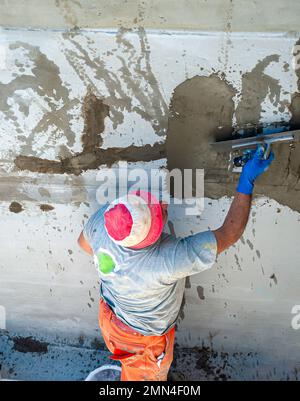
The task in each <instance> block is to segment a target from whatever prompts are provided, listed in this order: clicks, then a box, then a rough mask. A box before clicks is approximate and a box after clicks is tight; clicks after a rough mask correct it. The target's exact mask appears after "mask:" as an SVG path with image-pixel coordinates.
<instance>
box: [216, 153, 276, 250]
mask: <svg viewBox="0 0 300 401" xmlns="http://www.w3.org/2000/svg"><path fill="white" fill-rule="evenodd" d="M263 155H264V148H263V147H258V149H257V151H256V153H255V154H254V157H253V159H251V160H249V161H248V162H247V163H246V165H245V166H244V168H243V171H242V173H241V176H240V180H239V183H238V186H237V192H236V195H235V197H234V199H233V202H232V204H231V206H230V209H229V211H228V213H227V216H226V218H225V221H224V223H223V225H222V226H221V227H220V228H219V229H217V230H215V231H214V234H215V236H216V239H217V248H218V250H217V252H218V254H219V253H221V252H223V251H224V250H225V249H227V248H229V247H230V246H231V245H233V244H234V243H235V242H237V241H238V240H239V239H240V237H241V236H242V234H243V232H244V230H245V227H246V225H247V222H248V218H249V212H250V207H251V200H252V192H253V187H254V181H255V180H256V178H257V177H258V176H259V175H260V174H262V173H263V172H264V171H266V170H267V169H268V167H269V166H270V164H271V163H272V161H273V159H274V154H273V153H272V152H271V154H270V156H269V157H268V159H267V160H265V159H264V158H263Z"/></svg>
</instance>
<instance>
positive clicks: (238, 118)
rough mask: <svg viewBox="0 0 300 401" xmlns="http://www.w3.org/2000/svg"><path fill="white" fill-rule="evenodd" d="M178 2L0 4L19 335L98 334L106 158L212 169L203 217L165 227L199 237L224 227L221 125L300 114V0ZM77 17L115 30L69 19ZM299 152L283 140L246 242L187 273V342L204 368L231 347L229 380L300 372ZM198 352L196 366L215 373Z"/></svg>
mask: <svg viewBox="0 0 300 401" xmlns="http://www.w3.org/2000/svg"><path fill="white" fill-rule="evenodd" d="M98 3H99V6H97V7H99V9H98V8H97V7H96V5H95V4H98ZM120 3H123V2H120ZM169 3H170V2H168V1H165V2H159V5H158V2H154V1H151V2H149V3H147V4H146V3H143V2H140V3H138V2H129V3H128V8H125V7H124V4H122V6H123V7H121V8H117V11H115V12H113V11H112V9H111V8H110V7H117V6H116V4H117V2H110V4H109V7H106V8H105V9H104V8H103V9H102V8H101V7H100V5H101V4H102V3H101V2H97V3H96V2H93V1H90V2H88V1H84V2H83V1H82V2H72V1H57V2H50V1H47V2H43V3H42V4H41V2H35V1H30V2H18V6H16V7H14V8H13V7H11V4H12V2H9V3H8V2H5V1H2V2H1V11H2V12H1V13H0V15H1V16H0V24H1V25H2V26H5V27H11V28H10V29H4V30H2V31H1V34H0V47H1V55H2V59H1V60H2V63H1V70H0V137H1V147H0V184H1V186H0V197H1V204H0V211H1V222H2V224H1V226H2V229H1V231H0V241H1V253H0V304H1V305H3V306H5V308H6V314H7V329H8V330H9V331H12V332H16V333H19V334H20V335H27V334H28V333H30V334H34V335H36V336H38V335H40V334H41V333H42V334H43V335H44V334H45V333H47V335H54V333H55V335H58V336H59V337H62V338H65V337H66V338H69V339H71V338H73V339H74V338H75V339H76V338H77V339H78V338H89V339H93V338H95V337H97V336H98V335H99V331H98V328H97V298H98V297H97V294H98V282H97V275H96V272H95V269H94V267H93V265H92V263H91V261H90V259H89V258H88V257H87V256H86V255H84V254H83V253H82V252H81V251H79V249H78V247H77V244H76V239H77V237H78V234H79V232H80V230H81V229H82V227H83V225H84V222H85V221H86V220H87V218H88V216H89V215H90V214H91V213H92V212H93V211H94V210H96V208H97V207H98V204H97V201H96V191H97V188H98V187H99V180H97V172H98V170H99V169H103V168H105V167H106V166H108V167H110V166H113V167H114V168H116V167H117V166H118V164H119V163H120V161H127V162H128V163H129V167H130V168H135V167H143V168H145V170H146V171H150V169H151V168H154V167H155V168H157V167H158V168H165V167H167V166H169V167H172V168H173V167H179V168H184V167H193V168H196V167H197V168H204V169H205V173H206V176H205V177H206V181H205V194H206V198H205V209H204V211H203V213H202V214H201V215H200V217H198V218H197V217H196V216H194V217H192V216H190V217H188V216H186V215H185V210H184V208H183V207H177V208H176V207H175V206H173V207H171V208H170V218H169V219H170V221H171V222H172V224H168V225H167V227H166V230H170V231H172V232H175V233H176V235H187V234H189V233H191V232H196V231H200V230H204V229H207V228H208V227H209V228H215V227H217V226H218V225H219V224H221V222H222V221H223V219H224V216H225V214H226V211H227V209H228V207H229V205H230V198H229V197H228V196H231V195H232V194H233V192H234V188H235V182H236V180H237V174H236V173H234V172H232V171H231V170H230V162H229V159H228V157H227V156H226V157H221V156H220V155H217V154H215V153H214V152H213V151H211V149H210V146H209V144H210V142H211V141H213V140H214V137H215V135H216V132H218V127H219V126H220V125H222V126H225V127H227V128H228V127H231V126H232V125H233V124H235V123H239V124H243V123H246V122H254V123H258V122H273V121H285V122H286V123H290V124H293V125H294V126H296V125H297V124H298V123H299V122H298V118H299V110H300V109H299V74H298V75H297V71H295V70H294V69H293V67H292V52H293V49H294V46H295V44H296V42H297V40H298V38H299V35H300V34H299V32H291V31H296V29H297V27H296V23H295V18H296V15H297V13H296V12H294V11H293V10H294V8H295V9H296V8H297V7H299V5H298V2H293V1H290V2H289V3H290V7H287V6H286V3H285V5H284V7H283V6H278V8H277V3H275V4H274V2H272V5H273V6H272V7H271V8H267V7H268V5H269V2H247V5H248V6H247V8H246V7H245V3H244V2H243V1H240V2H228V4H227V2H209V5H208V4H206V2H202V1H201V2H192V1H185V2H181V5H179V6H178V8H177V6H176V7H174V6H172V7H171V6H170V4H169ZM46 4H47V6H48V5H49V7H48V8H47V14H46V12H45V9H44V7H46ZM220 4H221V8H220V7H219V8H218V7H217V6H218V5H220ZM278 4H279V3H278ZM22 7H23V8H22ZM24 7H26V12H25V9H24ZM95 7H96V9H97V10H100V11H99V12H98V14H99V13H100V12H101V13H103V16H102V14H99V15H98V14H96V11H95ZM180 7H183V10H184V14H183V11H181V9H180ZM282 7H283V8H282ZM133 8H135V11H131V10H132V9H133ZM225 8H226V9H225ZM249 8H250V10H249ZM252 8H253V12H252V11H251V10H252ZM91 9H92V10H93V11H94V12H90V11H91ZM266 9H268V13H267V12H266ZM12 10H13V11H14V12H12ZM101 10H102V11H101ZM141 10H142V11H141ZM191 10H192V11H193V12H192V11H191ZM30 11H32V12H30ZM119 11H120V13H121V15H119ZM175 11H176V12H175ZM196 11H197V12H198V14H197V17H199V18H196V17H195V15H196ZM246 13H247V14H246ZM270 13H274V15H273V14H270ZM73 14H75V15H76V19H75V17H74V18H73V17H72V15H73ZM33 15H34V16H35V17H34V18H33ZM96 15H98V18H96ZM112 15H113V16H114V17H113V18H112ZM166 15H167V17H165V18H166V20H164V19H163V18H160V17H164V16H166ZM182 15H184V16H185V18H182ZM272 15H273V17H272V18H271V16H272ZM36 16H38V17H40V18H36ZM136 16H137V17H140V19H138V20H136V21H135V22H134V21H133V22H132V20H131V18H133V17H134V18H133V20H134V19H135V17H136ZM214 16H217V18H214ZM245 16H247V18H246V19H245ZM142 17H143V18H142ZM279 19H280V20H279ZM225 21H227V22H226V23H225ZM249 21H251V23H249ZM242 22H243V24H242ZM246 22H247V23H246ZM74 25H79V26H81V27H85V28H103V27H104V28H106V27H111V28H112V29H110V30H107V29H105V30H101V29H100V30H97V31H92V30H91V29H86V30H84V31H80V30H78V29H75V30H72V31H68V30H64V29H63V28H65V27H71V26H74ZM121 25H122V26H126V25H127V26H128V25H129V26H131V27H132V26H133V25H134V26H135V27H134V28H133V29H131V30H127V29H124V28H120V26H121ZM141 25H143V26H146V27H151V28H164V29H166V30H165V31H164V32H158V31H153V30H150V31H147V30H145V29H144V28H143V27H142V26H141ZM27 26H31V27H47V28H62V31H53V30H50V29H42V30H38V31H35V30H28V29H25V28H26V27H27ZM12 27H14V29H12ZM184 28H190V30H189V31H187V30H183V31H181V32H178V31H176V32H175V31H174V30H177V29H184ZM195 30H196V31H195ZM197 30H198V31H197ZM204 30H213V31H220V32H211V33H209V32H203V31H204ZM246 30H248V31H264V30H265V31H272V32H260V33H255V32H244V31H246ZM192 31H193V32H192ZM232 31H241V32H232ZM288 31H289V32H288ZM275 32H276V33H275ZM287 32H288V34H287ZM298 71H299V70H298ZM299 149H300V148H299V145H298V144H295V145H294V146H293V147H292V148H291V147H289V146H287V145H280V146H277V147H276V148H275V152H276V162H275V163H274V166H272V169H271V171H270V172H268V173H267V174H266V175H265V177H263V178H262V179H261V180H260V181H259V183H258V186H257V197H256V198H255V200H254V204H253V207H252V211H251V217H250V221H249V224H248V226H247V230H246V232H245V233H244V235H243V238H242V239H241V241H239V242H238V243H237V244H236V245H235V246H234V247H232V248H231V249H230V250H229V251H228V252H226V253H224V254H222V255H221V256H220V257H219V258H218V261H217V263H216V265H215V266H214V267H213V269H212V270H210V271H207V272H205V273H203V274H199V275H197V276H194V277H192V278H191V279H190V280H188V281H187V285H186V294H185V302H184V304H183V306H182V310H181V313H180V318H179V323H178V331H177V343H178V346H179V347H188V348H191V347H194V346H202V345H203V346H204V348H203V349H205V350H207V352H208V355H207V354H206V359H205V358H204V359H205V361H206V365H207V364H208V361H210V364H212V363H213V362H212V359H213V358H214V355H215V354H214V352H219V354H218V355H219V356H220V355H223V356H224V353H225V354H226V355H227V356H226V358H227V359H226V361H227V362H226V364H228V365H230V364H233V365H235V366H236V367H237V369H236V372H235V373H234V374H231V377H241V378H250V379H251V378H284V379H285V378H287V377H293V378H294V376H295V372H297V369H299V362H298V352H299V347H300V332H299V331H297V330H295V329H293V328H292V326H291V320H292V318H293V315H292V314H291V310H292V307H293V306H294V305H297V304H300V299H299V286H300V275H299V271H298V269H299V260H300V259H299V250H298V248H299V247H298V244H299V238H300V224H299V221H300V215H299V210H300V205H299V203H300V200H299V199H300V198H299V190H300V187H299V171H300V159H299V153H298V152H299ZM226 195H227V196H226ZM70 341H71V340H70ZM72 341H73V340H72ZM222 353H223V354H222ZM201 358H202V359H201ZM201 360H202V361H203V355H202V354H201V357H200V358H198V359H197V358H196V360H195V361H194V360H193V363H194V364H195V366H196V367H198V368H199V369H200V370H201V369H202V370H203V369H204V371H205V372H206V373H207V372H208V371H209V369H208V368H209V367H210V366H208V367H207V366H206V365H205V366H202V365H201ZM199 361H200V362H199ZM221 366H223V367H224V363H223V365H222V364H221ZM205 369H206V370H205ZM207 369H208V370H207ZM222 369H223V368H222ZM225 370H226V369H225V368H224V369H223V371H225ZM192 371H193V374H194V376H196V377H197V372H198V370H197V369H196V370H195V369H194V365H193V367H192ZM195 372H196V373H195ZM209 372H210V373H211V372H213V373H214V370H211V371H209ZM293 375H294V376H293ZM228 377H229V378H230V374H228Z"/></svg>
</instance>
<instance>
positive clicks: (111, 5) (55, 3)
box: [0, 0, 300, 32]
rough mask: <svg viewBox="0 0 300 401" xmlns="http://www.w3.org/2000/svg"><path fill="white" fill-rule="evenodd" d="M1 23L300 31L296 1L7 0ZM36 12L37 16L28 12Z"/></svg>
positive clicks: (25, 25) (40, 25)
mask: <svg viewBox="0 0 300 401" xmlns="http://www.w3.org/2000/svg"><path fill="white" fill-rule="evenodd" d="M0 7H1V14H0V25H2V26H9V27H26V28H27V27H33V28H45V27H47V28H56V29H58V28H64V27H67V28H73V27H74V26H78V27H80V28H92V29H96V28H112V27H116V26H117V27H126V28H134V27H136V26H140V25H142V26H144V27H146V28H159V29H180V30H181V29H191V30H208V31H226V30H228V29H231V30H233V31H243V32H245V31H251V32H257V31H258V32H265V31H267V32H268V31H269V32H278V31H279V32H281V31H290V32H294V31H297V30H298V28H299V26H298V15H299V12H300V8H299V7H300V6H299V3H298V2H297V1H295V0H286V1H284V2H280V1H278V0H276V1H271V0H267V1H266V0H264V1H255V0H251V1H247V0H210V1H206V0H181V1H180V2H177V3H176V7H174V0H147V1H146V0H145V1H142V0H110V1H109V2H108V1H102V0H80V1H79V0H78V1H77V0H43V1H38V0H11V1H9V2H8V1H6V0H1V2H0ZM28 10H33V12H28Z"/></svg>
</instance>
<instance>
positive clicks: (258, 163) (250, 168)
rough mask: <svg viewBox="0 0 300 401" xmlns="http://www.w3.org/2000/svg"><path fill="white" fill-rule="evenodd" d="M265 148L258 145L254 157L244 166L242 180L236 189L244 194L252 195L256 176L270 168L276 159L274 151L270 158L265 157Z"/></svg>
mask: <svg viewBox="0 0 300 401" xmlns="http://www.w3.org/2000/svg"><path fill="white" fill-rule="evenodd" d="M264 152H265V149H264V147H263V146H258V147H257V149H256V152H255V153H254V156H253V158H252V159H250V160H248V161H247V163H246V164H245V166H244V167H243V170H242V173H241V176H240V180H239V183H238V186H237V188H236V190H237V191H238V192H241V193H242V194H246V195H251V194H252V192H253V188H254V181H255V180H256V178H257V177H258V176H259V175H260V174H262V173H263V172H265V171H266V170H268V168H269V166H270V164H271V163H272V161H273V159H274V153H273V152H271V153H270V155H269V157H268V159H267V160H265V159H264V158H263V156H264Z"/></svg>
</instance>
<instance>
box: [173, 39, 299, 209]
mask: <svg viewBox="0 0 300 401" xmlns="http://www.w3.org/2000/svg"><path fill="white" fill-rule="evenodd" d="M299 42H300V41H298V42H297V43H299ZM273 62H278V55H270V56H267V57H265V58H264V59H263V60H261V61H259V62H258V63H257V65H256V66H255V67H254V68H253V69H252V71H250V72H248V73H246V74H244V75H243V77H242V85H243V87H242V91H241V97H240V101H239V103H238V106H237V109H236V110H234V103H233V97H234V96H235V94H236V91H235V90H234V89H233V87H232V86H231V85H230V84H229V83H228V82H226V81H225V80H224V78H223V77H222V76H218V75H216V74H212V75H210V76H208V77H202V76H195V77H193V78H192V79H188V80H186V81H184V82H183V83H181V84H180V85H178V86H177V87H176V88H175V90H174V92H173V96H172V99H171V104H170V116H169V124H168V132H167V140H166V152H167V160H168V168H169V169H175V168H179V169H180V170H183V169H193V170H194V171H195V169H204V174H205V175H204V178H205V185H204V194H205V196H206V197H209V198H213V199H218V198H220V197H222V196H226V195H227V196H232V195H234V193H235V188H236V184H237V181H238V178H239V174H236V173H232V168H231V167H232V166H231V164H230V161H229V157H230V156H229V154H228V153H227V154H226V153H222V154H221V153H217V152H216V151H215V150H214V149H212V147H211V146H210V143H212V142H215V141H216V140H225V139H230V137H231V136H232V132H233V128H232V121H233V117H234V115H235V116H236V119H237V122H238V123H239V124H241V125H243V124H245V123H248V122H252V123H254V124H259V121H260V116H261V111H262V102H263V101H264V100H265V98H266V97H267V96H269V97H270V100H271V102H272V103H273V105H275V106H276V105H277V106H278V107H279V106H280V102H279V95H280V86H279V83H278V81H277V80H276V79H273V78H272V77H270V76H269V75H267V74H266V73H265V69H266V68H267V67H268V65H270V63H273ZM296 74H297V76H298V91H297V92H296V93H294V94H293V95H292V103H291V106H290V110H291V113H292V117H291V120H290V125H291V127H292V128H293V129H299V128H300V71H299V70H297V71H296ZM220 127H222V128H221V129H220ZM273 150H274V153H275V160H274V162H273V163H272V166H271V167H270V169H269V170H268V171H267V172H266V173H264V174H263V175H262V176H260V177H259V178H258V180H257V181H256V185H255V188H254V194H255V195H265V196H269V197H270V198H273V199H275V200H276V201H277V202H279V203H281V204H283V205H287V206H289V207H290V208H292V209H294V210H297V211H300V197H299V191H300V143H293V144H290V145H288V144H286V143H277V144H273ZM193 185H194V182H193ZM171 193H172V192H171Z"/></svg>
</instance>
